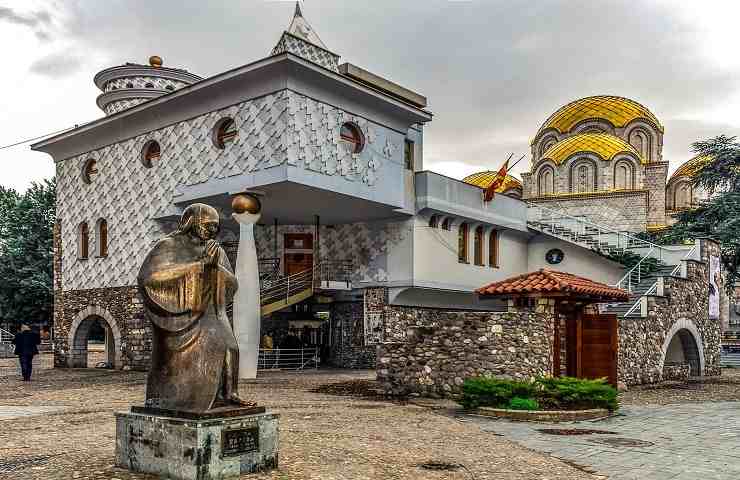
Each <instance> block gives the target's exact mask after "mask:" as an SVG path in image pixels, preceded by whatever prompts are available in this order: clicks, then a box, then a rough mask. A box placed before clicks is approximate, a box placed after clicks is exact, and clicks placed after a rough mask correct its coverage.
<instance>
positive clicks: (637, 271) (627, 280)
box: [613, 247, 655, 293]
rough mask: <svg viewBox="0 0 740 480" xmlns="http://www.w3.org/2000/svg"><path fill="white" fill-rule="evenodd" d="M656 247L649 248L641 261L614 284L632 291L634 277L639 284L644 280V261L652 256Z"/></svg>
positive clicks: (635, 283) (635, 282)
mask: <svg viewBox="0 0 740 480" xmlns="http://www.w3.org/2000/svg"><path fill="white" fill-rule="evenodd" d="M654 248H655V247H650V250H648V253H647V254H645V256H644V257H642V258H641V259H640V261H639V262H637V263H636V264H635V265H634V266H633V267H632V268H631V269H630V270H629V271H628V272H627V273H626V274H625V275H624V276H623V277H622V278H621V279H620V280H619V281H618V282H617V283H615V284H614V285H613V286H614V287H617V288H621V289H624V290H627V291H628V292H630V293H632V285H633V279H635V281H634V285H635V286H637V285H639V284H640V282H641V281H642V267H643V262H644V261H645V259H646V258H652V257H650V254H651V253H652V252H653V249H654Z"/></svg>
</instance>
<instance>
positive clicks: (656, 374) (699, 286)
mask: <svg viewBox="0 0 740 480" xmlns="http://www.w3.org/2000/svg"><path fill="white" fill-rule="evenodd" d="M719 254H720V249H719V244H717V243H715V242H713V241H711V240H702V241H701V261H700V262H698V261H693V260H688V261H685V262H686V264H687V265H686V278H679V277H664V287H663V295H662V296H658V295H656V296H651V297H648V298H647V302H648V305H647V312H648V313H647V317H645V318H639V317H627V318H621V319H620V322H619V360H618V364H619V380H620V382H624V383H625V384H628V385H634V384H642V383H653V382H658V381H661V380H662V379H663V375H664V361H665V355H666V350H667V347H668V344H669V342H670V340H671V338H672V337H673V335H675V334H676V333H677V332H678V330H680V329H686V330H688V331H689V332H690V333H691V334H692V336H694V337H695V340H696V342H697V344H698V347H699V352H700V353H701V352H703V357H704V372H703V373H704V374H705V375H719V374H720V368H719V361H720V348H721V347H720V340H721V332H720V323H721V322H720V320H719V319H716V320H715V319H709V257H710V256H711V255H719ZM722 283H723V282H722ZM723 289H724V284H722V285H720V291H721V292H722V294H724V291H723ZM658 293H660V292H658Z"/></svg>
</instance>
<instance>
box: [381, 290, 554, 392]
mask: <svg viewBox="0 0 740 480" xmlns="http://www.w3.org/2000/svg"><path fill="white" fill-rule="evenodd" d="M552 305H553V304H552V303H551V301H549V300H540V302H539V304H538V305H537V307H536V309H535V310H531V309H521V310H517V309H513V308H510V309H509V311H508V312H502V313H492V312H469V311H443V310H434V309H407V308H403V309H397V307H389V308H390V310H391V312H393V313H392V315H396V316H395V317H391V318H397V319H403V320H404V321H406V322H407V328H406V332H405V334H404V335H403V337H404V341H398V340H397V339H394V340H395V341H391V342H384V343H382V344H381V345H380V346H379V347H378V366H377V378H378V381H379V383H380V384H381V386H382V387H383V389H384V390H385V392H386V393H388V394H392V395H407V394H417V395H422V396H431V397H454V396H456V395H459V394H460V393H461V391H462V388H461V387H462V384H463V382H464V381H465V379H466V378H468V377H472V376H478V375H491V376H500V377H505V378H531V377H535V376H539V375H547V374H549V373H550V372H551V371H552V345H553V321H554V316H553V313H552ZM412 310H415V311H416V313H417V315H414V314H413V312H412ZM400 330H401V329H400V328H399V329H397V331H399V333H400Z"/></svg>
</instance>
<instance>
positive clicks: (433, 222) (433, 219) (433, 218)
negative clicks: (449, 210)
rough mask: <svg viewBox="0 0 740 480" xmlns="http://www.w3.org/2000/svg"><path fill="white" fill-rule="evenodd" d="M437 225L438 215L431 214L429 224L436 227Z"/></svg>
mask: <svg viewBox="0 0 740 480" xmlns="http://www.w3.org/2000/svg"><path fill="white" fill-rule="evenodd" d="M438 225H439V215H432V216H431V217H430V218H429V226H430V227H432V228H437V226H438Z"/></svg>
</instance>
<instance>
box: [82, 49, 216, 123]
mask: <svg viewBox="0 0 740 480" xmlns="http://www.w3.org/2000/svg"><path fill="white" fill-rule="evenodd" d="M200 80H202V78H201V77H199V76H198V75H195V74H192V73H190V72H188V71H187V70H184V69H180V68H169V67H164V66H162V58H161V57H158V56H156V55H154V56H151V57H149V65H140V64H136V63H126V64H125V65H119V66H116V67H110V68H106V69H105V70H102V71H100V72H98V74H97V75H95V78H94V79H93V81H94V82H95V85H96V86H97V87H98V88H99V89H100V90H101V91H102V92H103V93H101V94H100V95H99V96H98V99H97V104H98V107H100V109H101V110H103V111H104V112H105V114H106V115H113V114H114V113H118V112H121V111H123V110H126V109H128V108H131V107H133V106H135V105H138V104H140V103H143V102H146V101H147V100H151V99H153V98H157V97H161V96H162V95H166V94H168V93H172V92H174V91H175V90H179V89H181V88H183V87H187V86H188V85H191V84H193V83H196V82H199V81H200Z"/></svg>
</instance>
